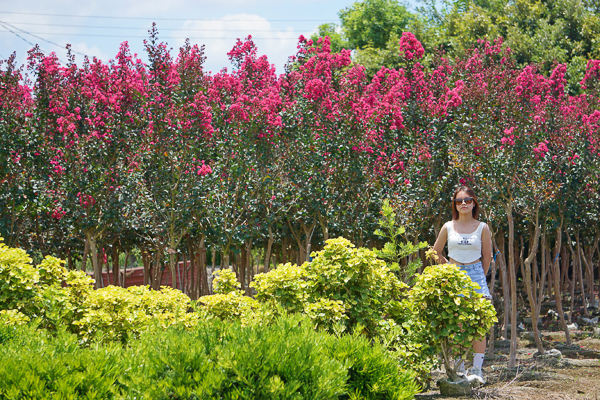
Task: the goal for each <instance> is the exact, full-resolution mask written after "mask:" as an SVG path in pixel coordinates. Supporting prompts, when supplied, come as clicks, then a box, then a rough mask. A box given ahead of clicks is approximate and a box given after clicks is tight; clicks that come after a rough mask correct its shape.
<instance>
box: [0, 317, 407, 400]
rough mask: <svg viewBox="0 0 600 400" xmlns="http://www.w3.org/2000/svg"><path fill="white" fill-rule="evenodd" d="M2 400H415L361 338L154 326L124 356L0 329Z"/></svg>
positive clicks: (300, 328) (214, 324)
mask: <svg viewBox="0 0 600 400" xmlns="http://www.w3.org/2000/svg"><path fill="white" fill-rule="evenodd" d="M0 340H2V343H1V346H0V382H2V384H1V385H0V386H1V387H0V399H17V398H27V399H56V398H60V399H81V398H87V399H358V398H360V399H383V398H385V399H410V398H413V396H414V394H415V393H416V391H417V385H416V383H415V382H414V380H413V376H412V374H411V373H408V372H404V371H401V370H400V369H399V367H398V364H397V363H396V361H395V360H394V359H393V358H392V357H391V356H390V355H389V354H388V353H387V352H386V350H385V349H384V348H383V347H382V346H380V345H378V344H376V343H375V344H372V343H371V341H370V340H368V339H367V338H365V337H364V336H363V335H360V334H358V333H356V334H353V335H343V336H339V337H338V336H335V335H330V334H328V333H326V332H323V331H315V330H314V329H313V324H312V322H311V321H310V320H309V319H308V318H307V317H304V316H301V315H298V314H296V315H285V316H281V317H278V318H276V319H274V320H273V322H272V323H271V324H269V325H266V324H253V325H251V326H243V325H242V324H241V323H240V322H234V321H219V320H218V319H212V320H207V321H204V322H201V323H199V324H198V325H197V326H196V327H195V328H194V329H189V328H185V327H184V326H183V324H176V325H172V326H171V327H169V328H167V329H163V328H162V327H161V326H160V325H154V326H153V327H151V328H149V329H148V330H146V331H144V332H143V333H142V334H141V335H140V338H139V340H134V341H131V342H130V343H129V345H128V346H122V345H121V344H120V343H118V342H108V343H103V344H100V343H93V344H91V345H90V346H87V347H82V346H80V344H79V341H78V337H77V336H76V335H74V334H71V333H68V332H66V331H65V330H59V331H58V332H56V334H54V335H51V334H50V333H49V332H48V331H44V330H42V331H40V330H38V329H36V327H35V326H34V325H33V324H31V323H29V324H24V325H15V326H8V325H4V324H0Z"/></svg>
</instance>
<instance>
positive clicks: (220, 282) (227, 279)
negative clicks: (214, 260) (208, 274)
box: [213, 269, 242, 294]
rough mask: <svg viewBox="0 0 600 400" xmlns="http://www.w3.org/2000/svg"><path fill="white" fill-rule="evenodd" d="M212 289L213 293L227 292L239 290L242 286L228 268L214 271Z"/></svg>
mask: <svg viewBox="0 0 600 400" xmlns="http://www.w3.org/2000/svg"><path fill="white" fill-rule="evenodd" d="M214 275H215V278H214V279H213V290H214V292H215V294H227V293H230V292H233V291H236V290H239V289H240V287H241V286H242V285H241V284H240V282H239V281H238V280H237V278H236V276H235V272H233V271H232V270H230V269H222V270H219V271H216V272H215V273H214Z"/></svg>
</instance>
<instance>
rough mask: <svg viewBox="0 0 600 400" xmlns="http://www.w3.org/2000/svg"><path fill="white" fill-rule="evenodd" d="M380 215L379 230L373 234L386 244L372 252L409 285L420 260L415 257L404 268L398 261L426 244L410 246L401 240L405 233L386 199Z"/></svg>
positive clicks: (410, 244)
mask: <svg viewBox="0 0 600 400" xmlns="http://www.w3.org/2000/svg"><path fill="white" fill-rule="evenodd" d="M381 214H382V217H381V219H380V220H379V229H377V230H376V231H375V232H374V233H375V235H377V236H379V237H381V238H383V239H387V242H386V243H385V244H384V246H383V248H382V249H381V250H377V249H375V250H374V252H375V255H377V257H379V258H381V259H382V260H386V261H387V263H388V266H389V267H390V269H391V270H392V271H394V273H396V274H397V275H398V277H399V278H400V279H401V280H402V281H403V282H405V283H407V284H409V285H410V284H412V283H413V279H414V275H415V272H416V271H417V269H418V268H419V267H420V266H421V259H420V258H418V257H417V258H416V259H415V260H413V261H411V262H408V263H407V264H406V265H404V266H403V265H401V263H400V261H401V260H402V259H403V258H405V257H407V256H410V255H412V254H414V253H417V252H418V251H419V250H420V249H423V248H425V247H427V243H426V242H420V243H419V244H412V243H410V242H406V241H403V240H402V239H401V238H402V235H404V233H405V232H406V229H405V228H404V226H402V225H401V224H400V223H399V222H398V220H397V219H396V213H395V212H394V209H393V207H392V206H391V205H390V202H389V200H387V199H386V200H384V201H383V205H382V206H381Z"/></svg>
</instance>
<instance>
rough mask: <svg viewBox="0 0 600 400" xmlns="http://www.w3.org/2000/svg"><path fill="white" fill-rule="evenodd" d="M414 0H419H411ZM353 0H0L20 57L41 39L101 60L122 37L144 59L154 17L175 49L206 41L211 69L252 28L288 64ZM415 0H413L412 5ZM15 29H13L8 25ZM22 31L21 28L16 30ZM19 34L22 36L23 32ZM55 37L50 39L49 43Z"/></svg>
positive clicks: (3, 37) (6, 50)
mask: <svg viewBox="0 0 600 400" xmlns="http://www.w3.org/2000/svg"><path fill="white" fill-rule="evenodd" d="M410 1H411V3H412V4H416V0H410ZM352 3H353V1H352V0H325V1H324V0H321V1H317V0H303V1H297V0H287V1H281V0H263V1H259V0H130V1H127V0H121V1H119V0H104V1H98V0H95V1H77V0H63V1H48V0H46V1H44V0H12V1H11V0H0V58H1V59H5V58H7V57H8V56H9V55H10V54H11V53H12V52H14V51H16V52H17V60H18V62H19V64H24V63H25V62H26V57H27V50H29V49H30V48H31V47H32V45H31V43H33V44H39V45H40V46H41V48H42V50H44V51H45V52H52V51H53V52H55V53H56V54H57V55H58V57H59V58H60V59H62V60H65V58H66V57H65V54H66V50H65V49H64V46H65V45H66V44H67V43H70V44H71V45H72V48H73V50H74V51H75V52H76V61H77V63H80V62H81V60H82V58H83V56H82V54H86V55H88V56H90V58H91V57H93V56H96V57H98V58H100V59H102V60H103V61H108V60H109V59H112V58H114V56H115V55H116V54H117V51H118V49H119V45H120V43H122V42H124V41H128V42H129V45H130V47H131V49H132V52H134V53H138V54H139V55H140V58H142V59H143V60H145V55H144V51H143V39H144V38H147V37H148V33H147V32H148V29H150V27H151V25H152V22H153V21H154V22H156V23H157V26H158V30H159V32H160V38H161V39H162V40H164V41H166V42H168V43H169V45H170V47H172V48H173V51H172V53H173V54H176V53H177V49H178V48H179V46H181V45H182V44H183V42H184V40H185V38H186V37H189V38H190V41H191V42H192V43H197V44H200V45H201V44H204V45H206V52H205V54H206V56H207V60H206V63H205V67H206V69H207V70H208V71H212V72H217V71H219V70H220V69H221V68H223V67H228V68H230V64H229V61H228V59H227V52H228V51H229V50H231V48H232V46H233V44H234V43H235V38H238V37H240V38H243V37H246V36H247V35H249V34H250V35H252V37H253V38H254V39H255V43H256V44H257V46H258V50H259V53H260V54H261V55H262V54H266V55H267V57H268V58H269V60H270V62H271V63H273V64H275V66H276V67H277V71H278V72H282V70H283V65H284V64H285V61H286V60H287V57H289V56H290V55H293V54H295V52H296V45H297V39H298V36H300V35H301V34H303V35H305V36H310V34H312V33H313V32H315V31H316V28H317V26H319V25H320V24H322V23H326V22H335V23H339V20H338V16H337V13H338V11H339V10H341V9H342V8H344V7H348V6H350V5H351V4H352ZM411 3H408V2H407V3H405V4H408V5H409V7H410V4H411ZM10 31H12V32H10ZM17 35H18V36H17ZM19 36H20V37H19ZM49 42H52V43H49Z"/></svg>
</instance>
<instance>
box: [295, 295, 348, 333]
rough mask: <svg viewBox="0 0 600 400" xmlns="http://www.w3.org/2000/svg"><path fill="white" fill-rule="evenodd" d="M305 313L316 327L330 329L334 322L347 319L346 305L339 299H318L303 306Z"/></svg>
mask: <svg viewBox="0 0 600 400" xmlns="http://www.w3.org/2000/svg"><path fill="white" fill-rule="evenodd" d="M304 314H306V315H307V316H308V317H309V318H310V319H311V320H312V321H313V322H314V323H315V326H316V327H317V328H325V329H328V330H331V328H332V327H333V325H334V324H336V323H338V322H342V321H343V320H345V319H347V318H348V317H347V316H346V307H345V306H344V302H343V301H341V300H331V299H319V300H317V301H316V302H314V303H307V304H306V305H305V306H304Z"/></svg>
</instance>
